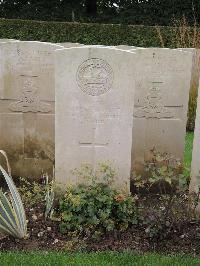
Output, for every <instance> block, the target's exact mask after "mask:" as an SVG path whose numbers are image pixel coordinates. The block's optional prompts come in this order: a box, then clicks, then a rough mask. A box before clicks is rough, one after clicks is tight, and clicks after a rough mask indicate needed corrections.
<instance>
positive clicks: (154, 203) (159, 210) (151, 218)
mask: <svg viewBox="0 0 200 266" xmlns="http://www.w3.org/2000/svg"><path fill="white" fill-rule="evenodd" d="M182 170H183V169H182V165H181V163H180V161H179V160H177V159H175V158H174V157H173V156H171V155H169V154H167V153H163V154H162V153H158V152H156V151H155V150H152V159H151V160H150V161H148V162H146V163H145V171H144V173H143V175H140V176H134V177H133V183H134V186H135V188H136V190H137V193H138V196H139V201H138V202H139V219H140V223H141V224H143V225H144V228H145V232H146V233H147V235H148V236H149V237H151V238H165V237H166V236H167V235H169V234H170V233H172V234H173V232H176V230H178V227H179V226H181V225H182V224H183V223H186V224H187V223H190V222H193V221H195V220H197V219H198V218H197V215H196V211H195V209H196V207H197V205H198V203H197V201H198V200H199V197H198V195H196V196H194V195H190V194H189V193H188V180H187V177H185V176H184V175H183V174H182V172H183V171H182Z"/></svg>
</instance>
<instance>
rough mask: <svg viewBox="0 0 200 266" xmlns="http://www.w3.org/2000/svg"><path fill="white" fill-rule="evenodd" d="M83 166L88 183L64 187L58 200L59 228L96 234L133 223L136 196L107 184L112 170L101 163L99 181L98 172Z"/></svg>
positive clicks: (112, 173)
mask: <svg viewBox="0 0 200 266" xmlns="http://www.w3.org/2000/svg"><path fill="white" fill-rule="evenodd" d="M86 170H87V171H84V172H87V173H86V175H85V177H86V178H87V180H88V178H89V179H90V181H91V182H90V184H88V185H83V184H80V185H78V186H72V187H68V188H67V190H66V193H65V195H64V196H63V198H62V199H61V200H60V202H59V208H58V211H57V214H58V215H59V216H60V219H61V223H60V230H61V232H62V233H68V232H76V233H79V234H80V233H81V234H83V235H86V236H93V237H98V236H100V235H101V234H103V233H105V232H109V231H113V230H114V229H118V230H125V229H127V228H128V227H129V226H130V225H131V224H136V223H137V211H136V204H135V201H136V200H135V199H134V198H133V197H132V196H130V195H128V194H126V193H123V192H119V191H117V190H116V189H113V188H112V187H111V186H110V185H111V182H112V178H113V177H114V172H113V170H112V169H111V168H110V167H108V166H105V165H103V168H101V170H100V173H101V174H100V175H101V177H102V178H103V181H101V182H100V183H99V182H98V180H99V176H98V177H97V175H93V174H92V171H91V170H90V168H89V167H88V166H87V168H86ZM88 173H89V175H88ZM79 174H80V171H79Z"/></svg>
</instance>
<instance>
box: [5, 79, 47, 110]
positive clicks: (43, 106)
mask: <svg viewBox="0 0 200 266" xmlns="http://www.w3.org/2000/svg"><path fill="white" fill-rule="evenodd" d="M33 77H35V76H32V77H30V76H29V77H27V79H26V81H25V82H24V88H23V90H22V95H21V99H20V100H19V101H17V102H14V103H11V104H10V105H9V109H10V110H11V111H13V112H22V113H27V112H32V113H37V112H41V113H49V112H50V111H51V105H50V104H47V103H44V102H41V101H40V99H39V97H38V95H37V90H38V89H37V87H35V85H34V84H33V81H32V79H31V78H33Z"/></svg>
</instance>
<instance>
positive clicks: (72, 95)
mask: <svg viewBox="0 0 200 266" xmlns="http://www.w3.org/2000/svg"><path fill="white" fill-rule="evenodd" d="M135 64H136V62H135V54H134V53H129V52H127V51H121V50H117V49H108V48H103V47H101V48H100V47H83V48H71V49H63V50H58V51H56V153H55V154H56V163H55V167H56V168H55V169H56V179H57V181H58V182H61V183H67V184H75V183H79V182H82V181H83V180H79V179H76V177H74V176H73V174H72V173H71V170H73V169H75V168H79V167H80V166H81V164H83V163H89V164H91V165H92V167H93V169H94V170H95V169H96V167H97V164H98V163H101V162H105V161H109V162H110V163H111V165H113V166H114V167H115V168H116V170H117V172H118V175H117V177H116V180H115V185H116V186H118V187H121V188H122V187H126V188H128V189H129V183H130V180H129V179H130V169H131V146H132V124H133V116H132V114H133V102H134V76H133V69H134V65H135Z"/></svg>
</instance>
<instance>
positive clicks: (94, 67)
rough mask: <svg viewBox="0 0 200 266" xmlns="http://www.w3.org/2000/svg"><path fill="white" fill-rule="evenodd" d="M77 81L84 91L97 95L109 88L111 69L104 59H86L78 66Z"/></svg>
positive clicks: (111, 75)
mask: <svg viewBox="0 0 200 266" xmlns="http://www.w3.org/2000/svg"><path fill="white" fill-rule="evenodd" d="M77 83H78V86H79V88H80V89H81V90H82V91H83V92H84V93H86V94H88V95H91V96H99V95H101V94H104V93H106V92H107V91H109V90H110V89H111V86H112V83H113V70H112V68H111V66H110V65H109V64H108V63H107V62H106V61H105V60H102V59H99V58H91V59H88V60H86V61H84V62H83V63H82V64H81V65H80V67H79V68H78V71H77Z"/></svg>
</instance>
